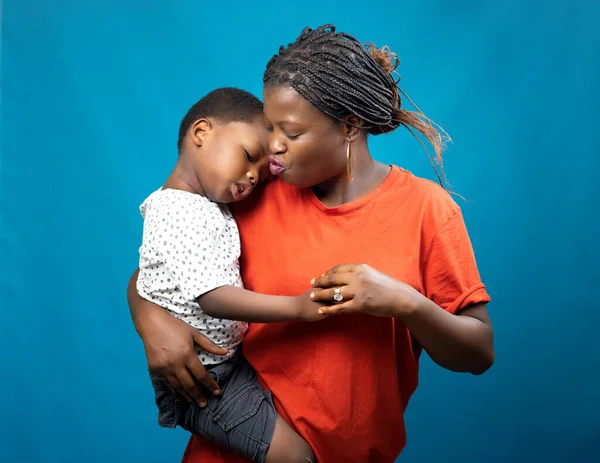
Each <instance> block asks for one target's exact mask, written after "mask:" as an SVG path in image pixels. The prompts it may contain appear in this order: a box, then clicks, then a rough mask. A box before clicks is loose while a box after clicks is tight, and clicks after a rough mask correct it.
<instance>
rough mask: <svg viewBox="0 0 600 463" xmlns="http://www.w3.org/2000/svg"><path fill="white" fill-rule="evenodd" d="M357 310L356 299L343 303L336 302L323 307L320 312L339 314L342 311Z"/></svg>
mask: <svg viewBox="0 0 600 463" xmlns="http://www.w3.org/2000/svg"><path fill="white" fill-rule="evenodd" d="M350 312H356V304H355V303H354V300H349V301H346V302H342V303H341V304H335V305H330V306H325V307H321V308H320V309H319V313H322V314H324V315H339V314H341V313H350Z"/></svg>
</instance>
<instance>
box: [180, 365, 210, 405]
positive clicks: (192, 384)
mask: <svg viewBox="0 0 600 463" xmlns="http://www.w3.org/2000/svg"><path fill="white" fill-rule="evenodd" d="M177 379H178V380H179V382H180V383H181V387H182V388H183V389H184V390H185V392H186V393H187V394H186V395H187V396H188V397H191V399H192V400H193V401H194V402H196V403H197V404H198V406H199V407H205V406H206V397H205V396H204V393H203V392H202V391H201V390H200V387H199V386H198V384H197V383H196V381H194V377H193V376H192V375H191V373H190V372H189V371H188V370H187V369H185V370H182V371H181V372H180V373H179V374H178V375H177ZM184 397H185V395H184Z"/></svg>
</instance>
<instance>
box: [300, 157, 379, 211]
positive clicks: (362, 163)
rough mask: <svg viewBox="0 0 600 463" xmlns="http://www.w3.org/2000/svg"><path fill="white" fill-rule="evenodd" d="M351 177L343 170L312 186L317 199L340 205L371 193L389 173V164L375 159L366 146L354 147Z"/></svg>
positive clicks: (329, 204) (326, 204)
mask: <svg viewBox="0 0 600 463" xmlns="http://www.w3.org/2000/svg"><path fill="white" fill-rule="evenodd" d="M352 172H353V179H352V181H350V180H349V179H348V173H347V172H344V174H343V175H341V176H339V177H333V178H331V179H329V180H327V181H326V182H323V183H321V184H319V185H316V186H314V187H313V188H312V190H313V192H314V194H315V195H316V196H317V198H319V200H320V201H321V202H322V203H323V204H324V205H325V206H326V207H329V208H332V207H337V206H341V205H342V204H346V203H349V202H351V201H354V200H356V199H359V198H362V197H363V196H365V195H367V194H369V193H371V192H372V191H373V190H375V189H376V188H377V187H378V186H379V185H381V184H382V183H383V181H384V180H385V179H386V177H387V176H388V174H389V173H390V166H389V165H387V164H382V163H380V162H378V161H375V160H374V159H373V158H372V157H371V154H370V153H369V150H368V148H367V147H366V146H365V147H360V148H359V147H358V146H357V147H356V148H355V151H354V152H353V153H352Z"/></svg>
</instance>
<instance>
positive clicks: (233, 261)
mask: <svg viewBox="0 0 600 463" xmlns="http://www.w3.org/2000/svg"><path fill="white" fill-rule="evenodd" d="M140 212H141V214H142V217H144V233H143V238H142V246H141V247H140V265H139V267H140V274H139V277H138V281H137V291H138V293H139V294H140V296H142V297H143V298H144V299H147V300H149V301H152V302H154V303H156V304H158V305H160V306H162V307H164V308H165V309H166V310H168V311H169V312H170V313H171V314H173V315H174V316H176V317H178V318H180V319H181V320H183V321H185V322H186V323H188V324H189V325H191V326H193V327H195V328H197V329H198V330H200V332H202V334H204V335H206V336H207V337H208V338H210V340H211V341H213V342H214V343H215V344H217V345H218V346H221V347H225V348H227V349H229V352H228V353H227V355H225V356H218V355H213V354H210V353H208V352H205V351H202V350H199V351H198V356H199V357H200V360H201V361H202V363H203V364H205V365H210V364H216V363H220V362H222V361H224V360H226V359H228V358H231V357H232V356H233V355H234V354H235V351H236V346H237V345H238V344H239V343H240V342H241V341H242V338H243V337H244V335H245V334H246V331H247V330H248V324H247V323H245V322H239V321H233V320H221V319H218V318H213V317H210V316H208V315H206V314H205V313H204V312H202V309H201V308H200V306H199V305H198V303H197V302H196V298H198V297H199V296H202V295H203V294H205V293H207V292H209V291H211V290H213V289H216V288H219V287H221V286H225V285H233V286H238V287H240V288H242V287H243V284H242V278H241V275H240V267H239V261H238V259H239V256H240V237H239V232H238V228H237V224H236V222H235V219H234V218H233V216H232V215H231V212H230V211H229V209H228V208H227V206H225V205H220V204H217V203H214V202H212V201H210V200H209V199H207V198H205V197H204V196H200V195H198V194H194V193H189V192H187V191H181V190H173V189H165V190H158V191H155V192H154V193H152V194H151V195H150V196H149V197H148V198H146V200H145V201H144V202H143V204H142V205H141V206H140Z"/></svg>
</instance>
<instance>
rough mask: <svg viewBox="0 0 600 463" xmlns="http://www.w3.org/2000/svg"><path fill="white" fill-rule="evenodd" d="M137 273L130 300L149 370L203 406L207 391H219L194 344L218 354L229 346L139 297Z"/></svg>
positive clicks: (128, 291) (128, 295)
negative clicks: (214, 341) (217, 342)
mask: <svg viewBox="0 0 600 463" xmlns="http://www.w3.org/2000/svg"><path fill="white" fill-rule="evenodd" d="M137 277H138V271H137V270H136V271H135V273H134V274H133V276H132V277H131V279H130V280H129V284H128V286H127V300H128V302H129V309H130V311H131V318H132V319H133V324H134V325H135V329H136V331H137V332H138V334H139V336H140V338H141V339H142V341H143V343H144V349H145V352H146V358H147V360H148V368H149V370H150V372H151V373H154V374H157V375H159V376H160V377H162V378H163V379H164V380H165V381H166V382H167V383H168V384H169V385H170V386H171V388H172V389H174V390H175V391H177V392H179V393H180V394H181V395H182V396H183V397H185V398H186V399H187V400H195V401H196V402H197V403H198V405H199V406H200V407H204V406H205V405H206V394H207V391H208V392H211V393H213V394H219V392H220V391H219V386H218V385H217V383H216V382H215V381H214V379H213V377H212V376H210V375H209V374H208V373H207V371H206V369H205V368H204V366H203V365H202V363H201V362H200V360H199V359H198V355H197V354H196V352H195V349H194V344H197V345H198V346H200V347H201V348H202V349H204V350H205V351H207V352H210V353H212V354H215V355H225V354H226V353H227V349H223V348H222V347H218V346H217V345H216V344H214V343H213V342H212V341H210V340H209V339H208V338H207V337H206V336H204V335H202V334H201V333H200V332H199V331H198V330H197V329H195V328H193V327H191V326H190V325H188V324H187V323H185V322H183V321H181V320H179V319H177V318H175V317H173V316H172V315H171V314H169V313H168V312H167V311H166V310H164V309H163V308H162V307H159V306H158V305H156V304H154V303H152V302H149V301H147V300H145V299H143V298H142V297H140V296H139V295H138V293H137V290H136V282H137ZM200 384H201V385H202V386H203V387H204V388H206V390H203V388H201V387H200V386H199V385H200Z"/></svg>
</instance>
